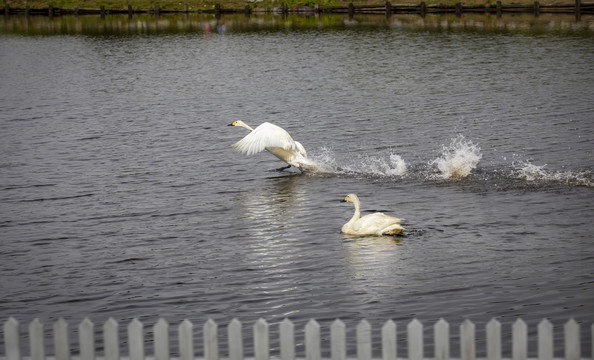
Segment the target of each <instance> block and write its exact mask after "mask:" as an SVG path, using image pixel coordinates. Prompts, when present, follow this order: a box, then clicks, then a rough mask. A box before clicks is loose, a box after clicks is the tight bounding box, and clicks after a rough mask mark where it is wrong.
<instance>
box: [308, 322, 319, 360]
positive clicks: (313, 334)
mask: <svg viewBox="0 0 594 360" xmlns="http://www.w3.org/2000/svg"><path fill="white" fill-rule="evenodd" d="M305 358H306V359H307V360H321V358H322V350H321V348H320V324H318V322H317V321H315V320H314V319H311V320H309V321H308V322H307V325H305Z"/></svg>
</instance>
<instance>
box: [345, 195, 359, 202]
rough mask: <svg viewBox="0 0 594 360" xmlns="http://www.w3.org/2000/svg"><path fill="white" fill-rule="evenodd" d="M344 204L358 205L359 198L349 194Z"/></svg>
mask: <svg viewBox="0 0 594 360" xmlns="http://www.w3.org/2000/svg"><path fill="white" fill-rule="evenodd" d="M342 202H350V203H357V202H359V198H358V197H357V195H355V194H348V195H347V196H346V197H345V198H344V199H343V200H342Z"/></svg>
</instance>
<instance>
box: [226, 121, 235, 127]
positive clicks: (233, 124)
mask: <svg viewBox="0 0 594 360" xmlns="http://www.w3.org/2000/svg"><path fill="white" fill-rule="evenodd" d="M235 124H237V121H234V122H232V123H231V124H229V125H227V126H235Z"/></svg>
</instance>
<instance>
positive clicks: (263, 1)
mask: <svg viewBox="0 0 594 360" xmlns="http://www.w3.org/2000/svg"><path fill="white" fill-rule="evenodd" d="M420 1H422V0H391V2H392V3H393V4H418V3H419V2H420ZM3 2H4V4H8V5H9V6H10V7H16V8H24V7H26V6H29V7H31V8H34V9H35V8H47V7H48V6H49V5H52V6H53V7H58V8H75V7H78V8H81V9H98V8H99V7H100V6H104V7H105V8H106V9H125V8H127V7H128V5H131V6H132V7H133V8H135V9H153V8H154V7H155V5H156V4H159V7H160V8H161V9H172V10H181V9H182V8H183V7H184V6H185V5H187V6H188V8H189V9H190V10H197V9H212V8H213V7H214V5H215V4H220V5H221V6H222V7H223V8H243V7H245V5H246V4H249V5H250V7H252V8H273V7H278V6H280V5H281V3H283V2H284V3H286V4H287V5H288V6H289V7H295V6H313V5H314V4H320V5H322V6H338V5H348V4H349V3H351V2H352V3H353V4H355V5H362V4H367V5H369V4H384V3H385V1H382V0H353V1H351V0H249V1H248V0H3ZM425 2H426V3H427V4H446V5H454V4H455V3H457V2H462V3H463V4H467V5H474V4H495V3H496V2H497V0H425ZM501 2H502V3H503V4H533V3H534V0H502V1H501ZM541 2H542V3H543V4H544V3H546V4H573V3H575V0H541Z"/></svg>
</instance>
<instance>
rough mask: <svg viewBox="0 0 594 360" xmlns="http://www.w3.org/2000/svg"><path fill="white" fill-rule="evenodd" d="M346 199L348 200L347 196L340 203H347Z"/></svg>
mask: <svg viewBox="0 0 594 360" xmlns="http://www.w3.org/2000/svg"><path fill="white" fill-rule="evenodd" d="M348 198H349V197H348V196H347V197H345V198H344V199H342V201H341V202H347V199H348Z"/></svg>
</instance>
